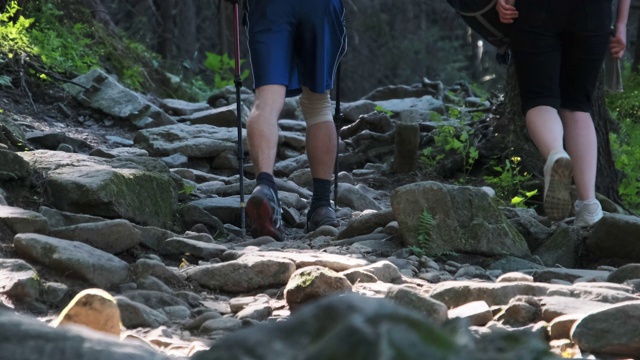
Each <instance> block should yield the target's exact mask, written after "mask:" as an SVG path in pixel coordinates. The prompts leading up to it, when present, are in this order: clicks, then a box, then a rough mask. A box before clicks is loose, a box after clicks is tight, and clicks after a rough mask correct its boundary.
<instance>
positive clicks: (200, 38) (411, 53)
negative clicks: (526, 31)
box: [94, 0, 504, 100]
mask: <svg viewBox="0 0 640 360" xmlns="http://www.w3.org/2000/svg"><path fill="white" fill-rule="evenodd" d="M94 2H95V1H94ZM102 4H103V5H104V8H105V10H106V11H107V12H108V14H109V16H110V18H111V20H112V21H113V23H114V24H115V26H117V28H119V29H121V30H122V31H123V32H124V33H125V34H126V36H127V37H129V38H131V39H133V40H135V41H138V42H140V43H141V44H144V45H146V46H148V47H149V48H150V49H152V50H154V51H155V52H157V53H158V54H160V56H161V57H162V58H163V59H164V60H165V61H166V64H167V65H168V66H169V67H170V68H171V69H172V70H173V71H174V72H176V74H178V75H180V76H184V77H187V78H188V77H193V76H197V75H201V74H203V72H205V71H206V68H204V67H203V66H202V64H203V62H204V60H205V58H206V55H205V52H207V51H209V52H213V53H216V54H225V53H226V54H229V56H232V54H233V48H232V47H233V18H232V15H233V10H232V6H231V5H230V4H229V3H227V2H224V1H223V2H221V1H219V0H156V1H152V0H136V1H125V0H102ZM345 8H346V12H347V14H346V16H347V28H348V30H347V31H348V43H349V50H348V52H347V55H346V57H345V58H344V61H343V67H342V77H341V84H342V90H343V96H344V98H345V99H346V100H355V99H358V98H360V97H362V96H364V95H366V94H367V93H368V92H370V91H372V90H373V89H375V88H377V87H380V86H383V85H389V84H412V83H416V82H420V81H421V80H422V78H423V77H427V78H429V79H430V80H442V81H443V82H445V83H453V82H455V81H459V80H465V81H470V82H474V83H482V84H486V85H488V87H489V88H497V87H499V86H500V85H501V84H503V83H504V75H503V74H504V71H503V70H504V68H502V69H501V68H500V67H499V66H497V64H496V63H495V61H494V56H495V55H494V54H495V50H494V49H492V47H491V46H487V45H486V44H485V45H484V46H482V47H480V46H478V41H479V40H480V39H479V38H478V37H477V35H475V34H473V33H470V32H469V31H468V29H467V27H466V26H465V24H464V22H463V21H462V20H461V19H460V18H459V17H458V16H457V15H456V14H455V12H454V11H453V10H452V9H451V7H450V6H449V5H448V4H447V3H446V1H443V0H437V1H435V0H431V1H426V0H404V1H402V2H401V3H398V2H397V1H390V0H347V1H345ZM241 34H242V40H241V44H242V46H243V49H242V55H241V56H242V57H243V58H246V57H247V54H248V51H247V49H246V39H245V34H244V31H241ZM244 66H245V67H247V68H248V66H249V64H248V62H245V63H244ZM250 81H251V79H250V77H249V78H248V81H247V84H246V85H247V86H248V87H251V83H250Z"/></svg>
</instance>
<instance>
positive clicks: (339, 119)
mask: <svg viewBox="0 0 640 360" xmlns="http://www.w3.org/2000/svg"><path fill="white" fill-rule="evenodd" d="M341 67H342V66H341V65H340V64H338V69H337V70H336V111H335V114H334V115H333V121H334V123H335V126H336V139H337V141H336V161H335V165H334V167H333V207H334V210H335V209H337V208H338V169H339V166H338V159H339V158H340V126H341V125H342V118H343V115H342V111H341V110H340V68H341Z"/></svg>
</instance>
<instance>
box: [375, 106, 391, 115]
mask: <svg viewBox="0 0 640 360" xmlns="http://www.w3.org/2000/svg"><path fill="white" fill-rule="evenodd" d="M374 110H375V111H377V112H379V113H384V114H387V115H389V116H393V111H391V110H387V109H385V108H383V107H382V106H380V105H376V107H375V108H374Z"/></svg>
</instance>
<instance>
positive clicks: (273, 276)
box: [184, 255, 295, 293]
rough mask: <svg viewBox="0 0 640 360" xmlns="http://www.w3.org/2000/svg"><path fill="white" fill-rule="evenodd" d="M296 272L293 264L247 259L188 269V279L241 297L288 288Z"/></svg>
mask: <svg viewBox="0 0 640 360" xmlns="http://www.w3.org/2000/svg"><path fill="white" fill-rule="evenodd" d="M294 271H295V265H294V263H293V262H292V261H290V260H286V259H274V258H268V257H258V256H253V255H248V256H247V255H245V256H243V257H241V258H240V259H239V260H235V261H229V262H224V263H220V264H213V265H203V266H198V267H195V268H190V269H186V270H185V271H184V272H185V274H186V275H187V276H188V278H189V279H190V280H192V281H195V282H196V283H198V284H200V285H201V286H204V287H207V288H210V289H219V290H222V291H225V292H231V293H240V292H248V291H253V290H256V289H261V288H266V287H269V286H279V285H285V284H286V283H287V281H289V277H290V276H291V274H293V272H294Z"/></svg>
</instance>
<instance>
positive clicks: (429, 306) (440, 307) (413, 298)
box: [385, 285, 447, 324]
mask: <svg viewBox="0 0 640 360" xmlns="http://www.w3.org/2000/svg"><path fill="white" fill-rule="evenodd" d="M385 297H386V298H387V299H390V300H391V301H393V302H394V303H396V304H399V305H402V306H406V307H408V308H410V309H412V310H415V311H417V312H419V313H421V314H422V315H424V316H426V318H427V319H429V320H430V321H433V322H434V323H436V324H442V323H444V322H445V320H447V306H446V305H445V304H443V303H441V302H439V301H437V300H434V299H432V298H431V297H429V296H427V295H426V294H422V293H419V292H417V291H415V290H412V289H410V288H409V287H406V286H402V285H395V286H392V287H390V288H389V290H388V291H387V295H386V296H385Z"/></svg>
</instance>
